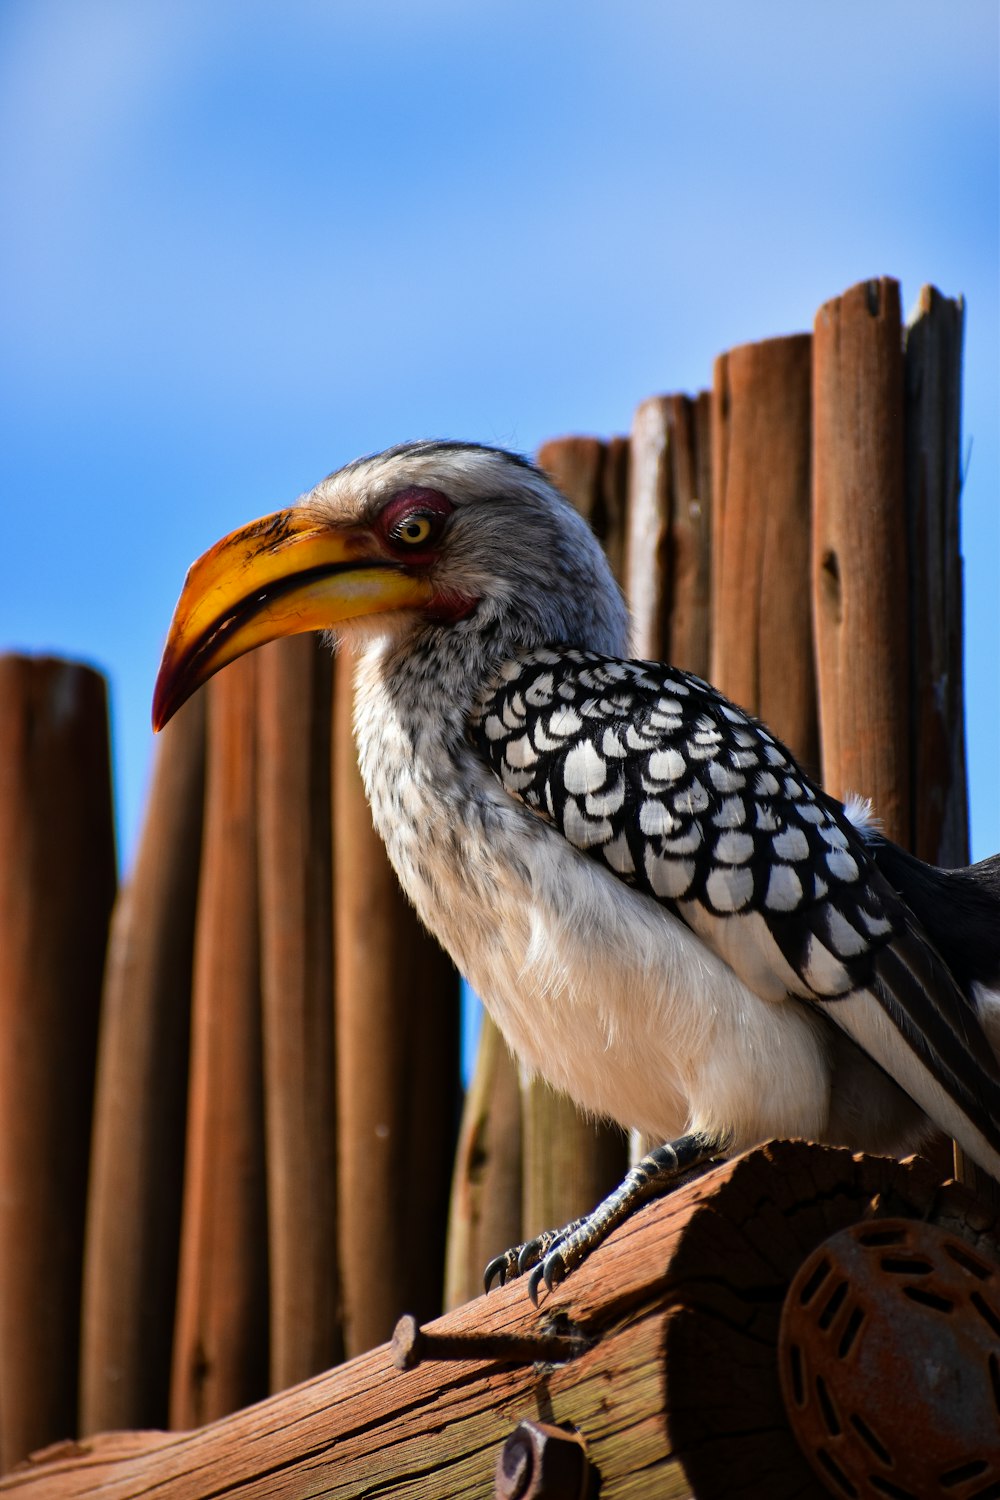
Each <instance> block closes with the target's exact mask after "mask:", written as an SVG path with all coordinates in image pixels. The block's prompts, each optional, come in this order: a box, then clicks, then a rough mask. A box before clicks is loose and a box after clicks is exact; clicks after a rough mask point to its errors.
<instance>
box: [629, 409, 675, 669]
mask: <svg viewBox="0 0 1000 1500" xmlns="http://www.w3.org/2000/svg"><path fill="white" fill-rule="evenodd" d="M669 442H670V398H669V396H650V397H649V399H648V400H646V401H643V402H642V404H641V405H640V406H638V407H637V408H636V412H635V417H634V418H633V421H632V457H631V462H630V465H629V493H628V510H627V513H626V532H625V549H624V554H625V555H624V574H625V576H624V579H623V583H624V586H625V597H626V598H627V599H628V605H629V609H630V610H631V612H632V649H633V651H634V652H635V654H636V656H638V657H642V658H643V659H648V660H651V661H658V660H660V659H661V658H662V657H663V656H664V655H665V654H666V650H667V622H668V618H669V612H670V602H669V600H670V596H669V580H670V567H671V556H670V454H669V451H668V449H669Z"/></svg>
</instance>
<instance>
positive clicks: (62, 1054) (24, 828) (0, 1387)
mask: <svg viewBox="0 0 1000 1500" xmlns="http://www.w3.org/2000/svg"><path fill="white" fill-rule="evenodd" d="M109 766H110V762H109V745H108V715H107V695H106V689H105V684H104V679H103V678H102V677H101V676H100V675H99V674H98V673H97V672H95V671H93V670H92V669H91V668H90V667H86V666H82V665H80V664H79V663H76V662H66V661H56V660H52V659H50V658H45V657H38V658H29V657H24V656H14V655H11V656H3V657H0V849H2V850H3V858H2V859H0V1267H2V1269H3V1275H2V1277H0V1466H2V1467H3V1468H4V1469H8V1468H10V1467H12V1466H13V1465H14V1464H16V1463H17V1462H18V1461H19V1460H20V1459H22V1458H24V1457H25V1455H26V1454H27V1453H28V1452H30V1451H31V1450H32V1449H33V1448H38V1447H41V1446H42V1445H44V1444H46V1443H50V1442H52V1441H53V1440H54V1439H56V1438H59V1437H65V1436H66V1434H67V1433H71V1432H73V1431H74V1429H75V1426H76V1410H77V1370H78V1358H79V1329H80V1296H81V1278H82V1259H83V1239H84V1216H85V1209H86V1196H87V1176H88V1165H89V1161H88V1158H89V1148H90V1125H91V1110H92V1103H93V1088H94V1060H95V1056H96V1051H97V1033H98V1015H99V1009H100V995H101V976H102V972H103V968H104V952H105V947H106V944H107V937H108V924H109V920H110V916H111V907H112V902H113V900H114V894H115V840H114V825H113V819H112V808H111V778H110V773H109Z"/></svg>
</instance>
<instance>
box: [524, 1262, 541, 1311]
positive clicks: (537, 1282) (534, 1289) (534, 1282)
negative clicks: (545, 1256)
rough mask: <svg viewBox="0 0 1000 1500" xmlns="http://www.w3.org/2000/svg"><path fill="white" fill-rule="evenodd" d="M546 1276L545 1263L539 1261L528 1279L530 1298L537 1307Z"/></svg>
mask: <svg viewBox="0 0 1000 1500" xmlns="http://www.w3.org/2000/svg"><path fill="white" fill-rule="evenodd" d="M544 1275H545V1262H544V1261H539V1262H538V1265H537V1266H536V1267H535V1269H534V1270H533V1271H532V1273H531V1275H530V1276H529V1277H528V1296H529V1297H530V1298H531V1300H532V1303H533V1304H534V1306H535V1307H537V1306H538V1288H539V1287H540V1286H541V1284H542V1280H543V1278H544Z"/></svg>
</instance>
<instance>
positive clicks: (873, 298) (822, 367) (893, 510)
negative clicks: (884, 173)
mask: <svg viewBox="0 0 1000 1500" xmlns="http://www.w3.org/2000/svg"><path fill="white" fill-rule="evenodd" d="M813 354H814V360H813V409H814V419H813V551H812V589H813V610H814V620H815V628H816V659H817V676H818V686H819V702H820V742H821V757H822V775H823V782H824V785H825V786H826V788H827V790H828V791H830V792H832V793H833V794H834V796H838V797H845V796H846V795H847V794H848V793H849V792H852V791H854V792H860V793H861V794H862V795H864V796H870V797H871V798H872V799H873V800H874V803H875V811H876V813H877V815H878V817H879V818H880V819H881V821H882V824H883V826H884V828H885V831H886V833H887V834H888V835H889V837H890V838H892V839H895V840H896V841H897V842H898V843H901V844H904V845H906V846H909V844H910V842H911V817H910V808H911V800H910V795H911V779H910V765H909V752H908V744H909V732H910V718H909V688H910V651H909V607H910V606H909V588H908V580H907V543H906V519H905V511H904V485H903V351H902V327H901V322H900V310H899V287H898V285H897V283H896V282H894V281H890V280H888V279H886V278H883V279H882V280H880V281H868V282H863V283H861V284H859V285H858V286H855V287H852V288H851V289H850V290H849V291H847V292H845V293H844V295H843V296H842V297H837V298H835V299H834V300H833V301H831V302H827V303H825V304H824V306H823V307H821V308H820V310H819V312H818V313H817V315H816V323H815V330H814V337H813Z"/></svg>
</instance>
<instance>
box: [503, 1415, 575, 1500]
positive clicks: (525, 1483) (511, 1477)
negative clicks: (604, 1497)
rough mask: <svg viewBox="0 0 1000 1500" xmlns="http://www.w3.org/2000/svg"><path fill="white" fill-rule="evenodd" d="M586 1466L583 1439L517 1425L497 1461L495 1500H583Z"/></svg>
mask: <svg viewBox="0 0 1000 1500" xmlns="http://www.w3.org/2000/svg"><path fill="white" fill-rule="evenodd" d="M589 1475H590V1464H589V1463H588V1462H587V1453H586V1449H585V1448H584V1445H583V1439H582V1438H581V1437H580V1436H579V1435H578V1434H577V1433H575V1432H566V1431H565V1430H564V1429H563V1428H562V1427H552V1426H550V1425H549V1424H548V1423H547V1422H520V1423H519V1424H518V1426H517V1427H515V1428H514V1431H513V1432H512V1433H511V1435H510V1437H509V1438H508V1439H507V1441H506V1442H505V1443H504V1445H503V1447H502V1448H501V1450H500V1454H499V1457H498V1458H497V1473H496V1489H495V1491H494V1493H495V1496H496V1500H583V1497H584V1495H585V1493H586V1488H587V1480H588V1478H589Z"/></svg>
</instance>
